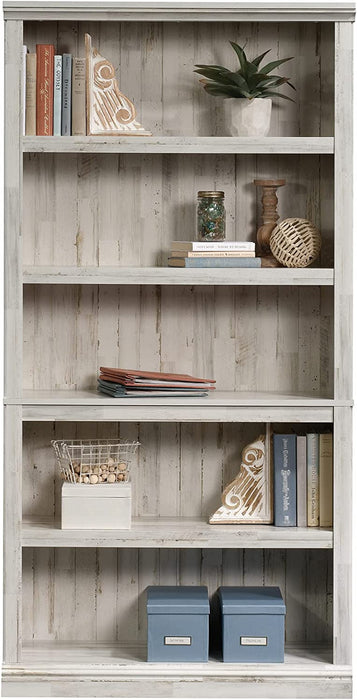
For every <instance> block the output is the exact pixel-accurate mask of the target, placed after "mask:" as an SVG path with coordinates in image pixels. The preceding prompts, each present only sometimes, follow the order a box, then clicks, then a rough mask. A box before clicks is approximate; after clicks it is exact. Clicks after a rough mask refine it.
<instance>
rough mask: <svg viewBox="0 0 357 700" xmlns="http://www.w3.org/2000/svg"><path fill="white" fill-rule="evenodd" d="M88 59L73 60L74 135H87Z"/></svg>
mask: <svg viewBox="0 0 357 700" xmlns="http://www.w3.org/2000/svg"><path fill="white" fill-rule="evenodd" d="M85 90H86V59H85V58H74V59H73V72H72V135H73V136H79V135H84V134H85V133H86V93H85Z"/></svg>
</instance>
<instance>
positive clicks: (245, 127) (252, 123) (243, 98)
mask: <svg viewBox="0 0 357 700" xmlns="http://www.w3.org/2000/svg"><path fill="white" fill-rule="evenodd" d="M230 44H231V46H232V48H233V50H234V51H235V53H236V54H237V56H238V61H239V65H240V67H239V70H237V71H231V70H229V69H228V68H224V66H207V65H202V64H198V65H196V66H195V69H196V70H195V71H194V72H195V73H199V74H200V75H203V76H204V77H203V78H201V80H200V83H202V85H203V87H204V89H205V90H206V92H208V94H209V95H213V96H214V97H224V98H235V100H234V105H233V108H232V132H233V135H238V136H266V135H267V133H268V131H269V128H270V119H271V106H272V100H271V98H272V97H281V98H283V99H285V100H290V101H292V102H293V101H294V100H292V99H291V97H288V96H287V95H283V94H282V93H281V92H276V90H275V88H277V87H279V86H280V85H284V84H285V83H286V84H287V85H289V87H291V88H293V90H295V88H294V86H293V85H292V83H291V82H290V80H289V78H284V77H281V76H280V75H272V74H271V71H273V70H274V68H277V67H278V66H280V65H281V64H282V63H285V62H286V61H291V59H292V58H293V57H292V56H290V58H281V59H279V60H277V61H271V62H270V63H266V64H265V66H263V67H262V68H261V67H260V64H261V62H262V60H263V58H264V56H266V54H267V53H269V51H271V49H268V51H264V53H262V54H260V55H259V56H256V58H254V59H253V60H252V61H248V59H247V57H246V55H245V52H244V48H242V47H241V46H239V45H238V44H236V43H235V42H234V41H231V42H230Z"/></svg>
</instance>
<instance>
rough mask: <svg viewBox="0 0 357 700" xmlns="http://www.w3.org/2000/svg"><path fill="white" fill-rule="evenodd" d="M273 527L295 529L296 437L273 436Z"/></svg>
mask: <svg viewBox="0 0 357 700" xmlns="http://www.w3.org/2000/svg"><path fill="white" fill-rule="evenodd" d="M273 444H274V525H277V526H278V527H296V435H280V434H274V436H273Z"/></svg>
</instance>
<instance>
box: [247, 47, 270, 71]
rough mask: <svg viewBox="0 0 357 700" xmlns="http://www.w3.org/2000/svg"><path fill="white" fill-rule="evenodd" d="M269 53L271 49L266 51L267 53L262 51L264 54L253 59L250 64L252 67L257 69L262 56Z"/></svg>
mask: <svg viewBox="0 0 357 700" xmlns="http://www.w3.org/2000/svg"><path fill="white" fill-rule="evenodd" d="M269 51H271V49H268V51H264V53H261V54H260V55H259V56H257V57H256V58H254V59H253V61H252V63H254V65H255V66H257V68H258V66H259V63H260V62H261V61H262V60H263V58H264V56H266V55H267V53H269Z"/></svg>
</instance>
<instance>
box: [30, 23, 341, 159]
mask: <svg viewBox="0 0 357 700" xmlns="http://www.w3.org/2000/svg"><path fill="white" fill-rule="evenodd" d="M151 19H152V17H151ZM38 26H39V24H38V23H32V22H27V23H26V24H25V41H26V44H27V45H28V47H29V49H30V50H34V47H35V44H36V41H37V37H38V29H37V27H38ZM44 26H45V27H46V28H47V27H48V26H49V23H45V25H44ZM52 26H54V28H55V30H56V27H57V32H58V34H57V37H56V36H55V37H54V38H53V39H52V40H53V41H54V43H55V44H56V45H57V47H58V50H59V51H60V53H61V52H63V51H68V52H71V53H73V54H74V55H83V46H84V32H85V31H88V23H87V22H86V23H77V22H76V21H72V22H70V23H66V22H58V24H57V25H56V24H53V25H52ZM89 26H90V33H91V34H92V36H93V39H95V41H96V45H97V46H98V49H99V50H100V53H101V54H102V55H104V56H106V58H108V59H109V60H110V61H112V62H113V64H114V66H115V67H116V69H117V70H118V76H119V85H120V88H121V89H122V90H123V92H124V94H127V95H128V97H130V98H131V99H132V100H133V101H134V104H135V105H136V107H137V111H138V117H139V119H140V121H141V122H142V123H143V124H145V127H146V128H147V129H149V130H151V131H152V132H153V134H154V135H158V136H159V135H173V136H179V135H187V136H193V135H201V136H206V135H207V136H208V135H220V136H224V135H227V134H228V133H229V132H227V117H229V111H230V107H231V105H230V104H229V102H230V101H228V100H226V101H224V100H222V99H220V98H213V97H211V96H210V95H207V94H206V93H205V92H204V90H203V89H202V87H201V85H200V84H199V79H198V76H197V75H196V74H194V73H193V69H194V66H195V64H196V63H219V64H220V65H227V66H228V67H231V68H232V69H233V68H234V66H235V65H236V58H235V55H234V53H233V51H232V49H231V47H230V45H229V40H230V39H232V40H234V41H238V43H241V44H244V43H245V41H246V40H248V48H247V50H248V55H250V54H251V53H252V54H253V53H254V55H257V54H258V53H261V52H262V51H264V50H266V49H267V48H270V47H277V49H276V51H275V50H273V51H272V54H271V59H272V60H273V59H274V58H275V57H276V56H275V55H274V54H275V53H276V54H277V56H278V57H286V56H294V57H295V58H294V61H291V62H289V63H288V64H287V66H286V67H284V69H285V71H286V72H287V74H288V75H289V76H291V77H292V79H293V81H294V83H295V84H296V87H297V92H296V96H295V95H294V96H295V97H296V104H293V103H289V102H288V101H285V100H280V101H278V100H276V103H275V104H274V109H273V112H274V114H273V124H272V131H271V135H272V136H320V134H321V126H320V113H321V108H322V107H323V110H324V111H325V113H326V116H325V117H324V120H325V125H327V124H328V125H329V127H331V125H332V124H331V120H332V115H333V84H332V81H331V80H325V81H324V80H323V79H324V78H325V77H326V73H327V72H328V70H329V69H330V68H331V56H332V54H333V51H332V42H331V41H330V38H331V29H330V25H329V24H316V25H315V24H313V23H311V24H309V25H306V24H299V23H294V22H291V23H290V22H289V23H284V22H282V23H260V24H257V23H254V22H248V23H242V24H239V23H237V22H231V21H229V22H221V23H218V24H216V25H214V26H213V25H212V24H210V23H205V22H199V23H195V22H185V23H163V24H161V23H158V22H152V21H150V22H149V23H146V22H145V23H139V22H135V21H134V22H133V21H132V22H129V23H125V22H124V23H113V24H107V23H96V22H90V24H89ZM48 36H50V34H49V33H47V37H48ZM326 37H327V39H325V38H326ZM56 38H57V41H56ZM163 68H164V69H163ZM282 74H284V75H285V73H284V72H283V73H282ZM323 82H324V85H323V87H322V83H323ZM284 92H285V93H286V94H288V91H287V90H284ZM291 92H292V91H291ZM289 94H290V93H289ZM325 133H326V132H325ZM326 135H327V136H331V135H332V132H331V131H329V130H327V133H326ZM42 142H43V140H42ZM57 142H58V140H57ZM58 145H59V146H60V147H61V144H60V143H59V144H58ZM63 145H64V144H62V147H63ZM45 147H46V144H45ZM129 147H130V146H129Z"/></svg>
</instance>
